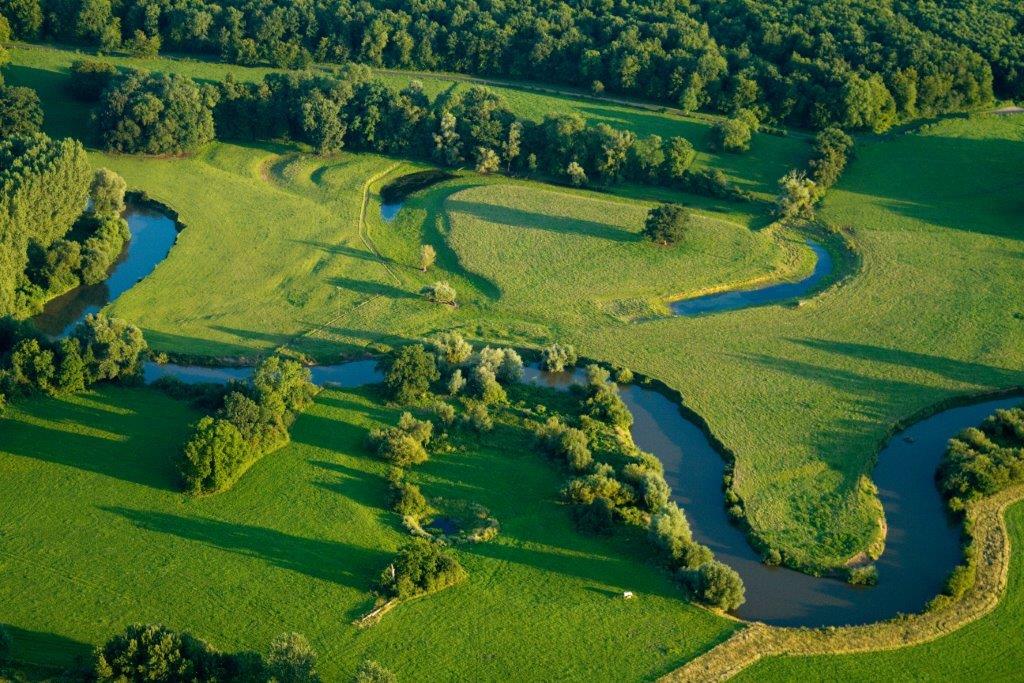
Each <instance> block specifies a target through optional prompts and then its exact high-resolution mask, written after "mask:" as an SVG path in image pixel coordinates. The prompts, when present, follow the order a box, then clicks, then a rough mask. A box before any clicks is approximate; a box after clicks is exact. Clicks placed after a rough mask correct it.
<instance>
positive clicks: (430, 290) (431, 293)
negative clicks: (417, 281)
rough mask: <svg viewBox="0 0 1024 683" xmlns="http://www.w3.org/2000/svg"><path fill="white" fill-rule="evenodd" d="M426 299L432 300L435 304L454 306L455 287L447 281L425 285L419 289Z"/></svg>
mask: <svg viewBox="0 0 1024 683" xmlns="http://www.w3.org/2000/svg"><path fill="white" fill-rule="evenodd" d="M420 294H422V295H423V296H424V297H425V298H426V299H427V301H432V302H434V303H435V304H444V305H446V306H455V305H456V303H457V297H458V295H457V294H456V292H455V288H454V287H452V286H451V285H450V284H448V283H447V282H441V281H438V282H434V283H432V284H429V285H425V286H424V287H423V289H421V290H420Z"/></svg>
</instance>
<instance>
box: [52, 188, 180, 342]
mask: <svg viewBox="0 0 1024 683" xmlns="http://www.w3.org/2000/svg"><path fill="white" fill-rule="evenodd" d="M124 217H125V220H127V221H128V229H129V231H130V232H131V239H130V240H129V241H128V244H127V246H126V247H125V250H124V251H123V252H122V253H121V256H120V257H119V258H118V259H117V261H115V262H114V265H112V266H111V268H110V273H109V275H108V276H107V279H106V280H105V281H103V282H100V283H98V284H95V285H89V286H84V287H76V288H75V289H72V290H71V291H70V292H67V293H66V294H62V295H61V296H58V297H56V298H54V299H51V300H50V301H48V302H47V303H46V305H45V306H44V307H43V311H42V312H41V313H40V314H39V315H37V316H35V317H34V318H33V321H34V322H35V324H36V327H37V328H39V330H40V331H41V332H43V333H44V334H47V335H50V336H53V337H57V336H62V335H66V334H67V333H68V332H70V331H71V329H72V328H73V327H74V326H75V325H77V324H78V323H79V322H81V321H82V320H84V319H85V316H87V315H89V314H90V313H98V312H99V311H100V310H101V309H102V308H103V307H104V306H106V305H107V304H108V303H110V302H111V301H113V300H114V299H116V298H117V297H119V296H120V295H121V294H123V293H124V292H125V291H127V290H129V289H131V288H132V287H133V286H134V285H135V283H137V282H138V281H139V280H141V279H142V278H144V277H146V276H147V275H149V274H150V273H152V272H153V269H154V268H156V266H157V264H158V263H160V262H161V261H163V260H164V259H165V258H166V257H167V254H168V253H169V252H170V250H171V247H172V246H174V240H175V239H177V236H178V229H177V224H176V222H175V220H174V219H173V218H171V217H170V216H168V215H167V214H165V213H163V212H161V211H159V210H157V209H155V208H153V207H152V206H151V205H148V204H145V203H142V202H138V201H133V200H132V199H131V198H130V197H129V199H128V201H127V208H126V209H125V213H124Z"/></svg>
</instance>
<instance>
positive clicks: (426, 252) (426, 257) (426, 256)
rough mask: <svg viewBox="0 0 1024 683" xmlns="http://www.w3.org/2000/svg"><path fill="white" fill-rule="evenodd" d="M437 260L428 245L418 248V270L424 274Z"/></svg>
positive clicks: (435, 253)
mask: <svg viewBox="0 0 1024 683" xmlns="http://www.w3.org/2000/svg"><path fill="white" fill-rule="evenodd" d="M436 260H437V251H436V250H435V249H434V248H433V247H432V246H430V245H429V244H424V245H422V246H421V247H420V270H422V271H423V272H424V273H425V272H427V270H429V269H430V267H431V266H432V265H434V262H435V261H436Z"/></svg>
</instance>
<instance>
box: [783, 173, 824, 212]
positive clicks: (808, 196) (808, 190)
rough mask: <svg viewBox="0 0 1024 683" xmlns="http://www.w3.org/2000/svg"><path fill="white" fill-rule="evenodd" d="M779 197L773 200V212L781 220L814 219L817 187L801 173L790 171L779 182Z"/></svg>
mask: <svg viewBox="0 0 1024 683" xmlns="http://www.w3.org/2000/svg"><path fill="white" fill-rule="evenodd" d="M779 190H780V193H779V196H778V197H776V198H775V212H776V213H777V214H778V215H779V217H780V218H782V219H783V220H787V221H788V220H793V219H795V218H807V219H810V218H814V200H815V198H816V197H817V185H816V184H815V182H814V181H813V180H811V179H810V178H808V177H807V175H806V174H805V173H804V172H803V171H790V172H789V173H787V174H786V175H784V176H782V179H781V180H779Z"/></svg>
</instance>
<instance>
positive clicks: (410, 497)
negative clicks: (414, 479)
mask: <svg viewBox="0 0 1024 683" xmlns="http://www.w3.org/2000/svg"><path fill="white" fill-rule="evenodd" d="M391 509H392V510H394V511H395V512H397V513H398V514H400V515H402V516H403V517H421V516H422V515H424V514H425V513H426V512H427V510H429V509H430V506H429V505H428V504H427V499H426V498H425V497H424V496H423V492H422V491H420V487H419V486H417V485H416V484H410V483H408V482H404V481H399V482H397V483H396V484H394V485H393V487H392V502H391Z"/></svg>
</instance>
